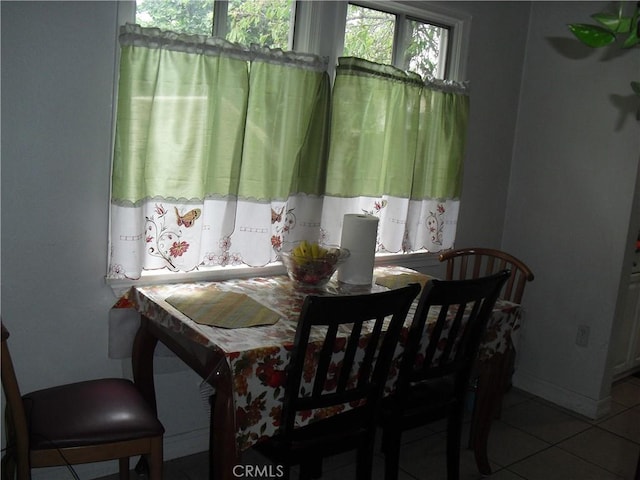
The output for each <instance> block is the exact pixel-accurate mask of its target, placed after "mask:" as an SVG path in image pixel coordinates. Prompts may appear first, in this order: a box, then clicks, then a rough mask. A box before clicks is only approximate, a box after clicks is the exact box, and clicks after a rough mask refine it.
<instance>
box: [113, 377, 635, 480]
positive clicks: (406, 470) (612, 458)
mask: <svg viewBox="0 0 640 480" xmlns="http://www.w3.org/2000/svg"><path fill="white" fill-rule="evenodd" d="M612 398H613V405H612V409H611V413H610V414H609V415H608V416H607V417H606V418H603V419H600V420H598V421H593V420H590V419H587V418H584V417H581V416H579V415H577V414H575V413H572V412H569V411H566V410H564V409H562V408H559V407H557V406H555V405H553V404H550V403H549V402H546V401H544V400H542V399H540V398H537V397H533V396H531V395H529V394H526V393H523V392H521V391H518V390H517V389H512V391H511V392H509V393H508V394H507V397H506V398H505V402H504V407H503V412H502V416H501V418H500V419H499V420H496V421H495V422H494V424H493V428H492V431H491V435H490V438H489V459H490V461H491V464H492V469H493V474H492V475H491V476H490V477H486V478H490V479H495V480H521V479H527V480H634V473H635V469H636V463H637V461H638V455H639V452H640V378H639V377H629V378H627V379H625V380H622V381H620V382H618V383H616V384H615V385H614V387H613V390H612ZM443 430H444V423H443V422H441V423H438V424H434V425H431V426H430V427H429V428H423V429H417V430H414V431H412V432H407V433H406V434H405V435H404V436H403V443H404V449H403V452H402V456H401V471H400V475H399V480H423V479H425V480H426V479H445V478H446V468H445V452H444V445H445V440H444V438H445V437H444V435H443ZM243 460H244V463H245V465H257V464H264V462H265V460H263V459H262V458H261V457H259V456H258V454H257V453H254V452H252V451H249V452H247V453H246V454H245V456H244V458H243ZM383 465H384V463H383V457H382V456H381V455H378V454H377V455H376V458H375V464H374V468H375V472H374V476H373V478H374V480H379V479H380V480H381V479H382V478H383V473H382V472H383ZM354 474H355V468H354V463H353V459H352V457H351V455H345V456H337V457H334V458H331V459H327V460H325V464H324V473H323V477H322V478H323V480H329V479H330V480H345V479H348V478H354ZM132 478H135V475H132ZM164 478H165V480H206V479H207V455H206V453H205V452H203V453H200V454H195V455H191V456H188V457H183V458H178V459H174V460H169V461H167V462H166V463H165V475H164ZM254 478H255V477H254ZM292 478H296V477H295V474H294V475H292ZM480 478H483V476H482V475H481V474H480V473H479V472H478V470H477V468H476V465H475V462H474V458H473V453H472V452H471V451H470V450H466V449H464V450H463V451H462V455H461V475H460V479H461V480H473V479H480ZM100 480H117V475H113V476H108V477H103V478H102V479H100Z"/></svg>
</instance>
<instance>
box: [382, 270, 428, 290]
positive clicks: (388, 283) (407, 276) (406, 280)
mask: <svg viewBox="0 0 640 480" xmlns="http://www.w3.org/2000/svg"><path fill="white" fill-rule="evenodd" d="M432 278H433V277H431V276H429V275H425V274H424V273H418V272H416V273H397V274H394V273H387V274H382V275H381V276H379V277H376V283H377V284H378V285H382V286H383V287H387V288H392V289H393V288H401V287H405V286H407V285H409V284H410V283H419V284H420V285H421V286H422V288H424V286H425V285H426V284H427V282H428V281H429V280H431V279H432Z"/></svg>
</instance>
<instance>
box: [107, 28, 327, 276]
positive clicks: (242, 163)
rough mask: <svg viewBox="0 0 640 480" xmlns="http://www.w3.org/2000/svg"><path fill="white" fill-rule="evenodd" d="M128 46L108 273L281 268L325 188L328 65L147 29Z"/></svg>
mask: <svg viewBox="0 0 640 480" xmlns="http://www.w3.org/2000/svg"><path fill="white" fill-rule="evenodd" d="M120 44H121V58H120V78H119V89H118V105H117V120H116V134H115V149H114V160H113V171H112V194H111V238H110V242H111V246H110V271H109V275H110V276H112V277H131V278H138V277H139V276H140V274H141V272H142V271H143V270H149V269H161V268H169V269H171V270H183V271H189V270H193V269H195V268H200V267H201V266H215V265H228V264H239V263H247V264H250V265H264V264H266V263H269V262H270V261H272V260H273V259H274V258H275V254H274V251H273V248H272V245H274V244H277V243H281V242H282V241H283V240H284V237H285V235H287V234H290V233H291V232H292V231H293V229H294V227H296V222H295V219H296V218H297V217H296V216H295V213H293V212H294V211H295V212H299V211H301V210H302V208H301V207H300V206H298V203H299V202H297V200H296V196H300V197H301V198H303V197H304V196H313V197H314V198H320V197H321V195H322V194H323V192H324V179H325V170H326V155H327V149H328V133H329V132H328V122H329V101H330V90H329V79H328V73H327V61H326V59H324V58H320V57H317V56H315V55H309V54H299V53H294V52H283V51H281V50H271V49H268V48H266V47H258V46H253V45H252V46H251V47H244V46H241V45H238V44H232V43H230V42H227V41H225V40H223V39H217V38H211V37H205V36H198V35H192V36H190V35H181V34H176V33H172V32H164V31H161V30H158V29H151V28H141V27H139V26H136V25H126V26H124V27H122V29H121V35H120ZM307 210H313V211H315V210H318V207H317V206H314V207H313V208H311V209H307ZM314 215H315V216H316V217H317V218H315V219H314V220H313V221H309V222H307V221H305V222H304V223H303V222H300V225H299V226H298V227H297V231H298V232H299V234H302V233H300V232H301V231H302V230H304V228H303V227H302V225H316V227H314V228H315V229H316V230H317V229H318V225H319V221H318V218H319V217H320V213H319V212H317V213H314Z"/></svg>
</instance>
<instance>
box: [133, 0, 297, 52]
mask: <svg viewBox="0 0 640 480" xmlns="http://www.w3.org/2000/svg"><path fill="white" fill-rule="evenodd" d="M294 6H295V2H294V1H293V0H228V1H214V0H190V1H183V0H137V2H136V23H138V24H140V25H141V26H143V27H157V28H160V29H162V30H171V31H174V32H178V33H187V34H198V35H215V36H218V37H223V38H226V39H227V40H229V41H231V42H238V43H242V44H244V45H249V44H252V43H256V44H259V45H268V46H270V47H272V48H281V49H283V50H290V49H291V38H292V31H293V29H292V24H293V21H292V19H293V18H294Z"/></svg>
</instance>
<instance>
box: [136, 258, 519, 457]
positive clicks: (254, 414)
mask: <svg viewBox="0 0 640 480" xmlns="http://www.w3.org/2000/svg"><path fill="white" fill-rule="evenodd" d="M374 274H375V278H376V282H380V283H382V284H384V285H379V284H377V283H376V284H374V285H372V286H371V287H366V288H363V287H345V286H344V285H338V284H337V283H333V282H332V283H330V284H329V285H328V286H327V287H325V289H323V290H321V291H315V290H304V289H299V288H294V286H293V284H292V282H290V281H289V279H288V278H287V277H286V276H273V277H260V278H251V279H238V280H225V281H222V282H197V283H183V284H172V285H159V286H150V287H134V288H132V289H131V291H130V292H129V294H128V296H127V300H126V301H124V303H128V302H131V303H132V304H133V306H134V308H136V310H138V311H139V312H141V313H142V314H144V315H145V316H147V317H148V318H150V319H152V320H153V321H155V322H157V323H159V324H160V325H162V326H163V327H165V328H167V329H169V330H171V331H173V332H175V333H177V334H180V335H183V336H186V337H187V338H189V339H190V340H192V341H194V342H197V343H199V344H202V345H204V346H207V347H210V348H215V349H218V350H220V351H222V352H223V353H224V355H225V357H226V359H227V361H228V363H229V367H230V371H231V374H232V378H233V391H234V401H235V413H236V422H237V435H236V439H237V442H238V450H239V451H242V450H245V449H247V448H249V447H250V446H251V445H253V444H254V443H256V442H257V441H258V440H259V439H260V438H261V437H263V436H272V435H274V434H275V433H276V432H277V430H278V427H279V420H280V412H281V407H282V399H283V395H284V388H283V385H284V379H285V367H286V365H287V364H288V359H289V352H290V350H291V347H292V344H293V339H294V335H295V330H296V322H297V319H298V317H299V314H300V310H301V307H302V304H303V302H304V298H305V296H306V295H308V294H310V293H314V294H327V295H335V294H349V293H360V292H375V291H383V290H386V289H387V288H389V287H391V288H394V287H399V286H402V285H404V284H408V283H411V282H415V281H420V282H421V283H423V284H424V283H425V282H426V281H428V280H429V277H427V276H425V275H421V274H418V273H417V272H414V271H412V270H409V269H405V268H401V267H379V268H376V270H375V272H374ZM205 291H216V292H236V293H241V294H245V295H247V296H248V297H250V298H251V299H252V300H254V301H256V302H258V303H260V304H262V305H264V306H266V307H268V308H269V309H270V310H272V311H275V312H277V313H278V314H279V315H280V317H281V318H280V320H279V321H277V322H276V323H274V324H272V325H263V326H259V327H246V328H220V327H213V326H209V325H203V324H199V323H196V322H194V321H193V320H192V319H191V318H189V317H188V316H187V315H185V314H184V313H182V312H181V311H179V310H178V309H177V308H175V307H174V306H172V305H171V304H170V303H168V302H167V301H166V299H167V298H170V297H172V296H175V295H176V294H180V295H181V297H182V298H184V297H185V296H188V294H189V293H190V292H192V293H193V294H194V295H195V296H198V297H202V294H203V293H204V292H205ZM416 304H417V301H416V302H414V305H413V306H412V309H411V310H410V312H409V315H408V317H407V326H408V325H409V323H410V321H411V318H412V317H413V313H414V311H415V307H416ZM240 308H241V307H240ZM236 313H237V312H236ZM518 321H519V307H518V306H517V305H515V304H510V303H507V302H499V304H498V305H496V309H495V310H494V315H493V316H492V319H491V321H490V324H489V327H488V331H487V334H486V336H485V341H484V343H483V345H482V348H481V352H480V355H481V358H482V357H488V356H491V355H492V354H494V353H495V352H503V351H504V350H505V349H506V347H507V345H508V343H509V342H510V341H513V342H514V343H515V339H513V338H512V337H513V335H514V332H517V330H518V328H519V323H518ZM318 338H319V337H318ZM402 343H403V342H402V340H401V345H402ZM401 345H400V346H399V348H398V351H396V361H397V359H398V356H399V354H400V352H401V349H402V346H401ZM337 361H339V360H337ZM395 372H396V369H395V368H392V373H391V375H390V378H389V383H388V384H387V390H391V389H392V388H393V384H394V382H395V378H394V377H395ZM214 373H215V372H212V375H213V374H214ZM330 380H331V379H330V378H329V379H328V382H327V385H330V383H331V382H330ZM328 388H330V386H329V387H328ZM335 413H336V412H333V411H318V412H313V414H309V415H308V416H307V417H305V418H300V419H299V422H298V423H299V424H300V425H304V424H306V423H309V422H310V421H313V420H314V419H316V418H319V417H322V416H324V415H332V414H335Z"/></svg>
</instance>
